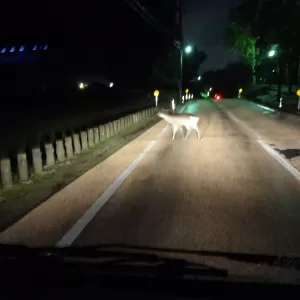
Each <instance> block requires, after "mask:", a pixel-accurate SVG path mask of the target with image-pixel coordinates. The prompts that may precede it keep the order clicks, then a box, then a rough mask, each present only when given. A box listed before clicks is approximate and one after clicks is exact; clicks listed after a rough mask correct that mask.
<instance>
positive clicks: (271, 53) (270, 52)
mask: <svg viewBox="0 0 300 300" xmlns="http://www.w3.org/2000/svg"><path fill="white" fill-rule="evenodd" d="M275 55H276V51H275V50H270V51H269V53H268V56H269V57H273V56H275Z"/></svg>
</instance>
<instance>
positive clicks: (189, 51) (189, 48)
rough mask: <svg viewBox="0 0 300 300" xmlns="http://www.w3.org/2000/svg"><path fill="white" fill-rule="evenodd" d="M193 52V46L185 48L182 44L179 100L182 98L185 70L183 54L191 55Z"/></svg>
mask: <svg viewBox="0 0 300 300" xmlns="http://www.w3.org/2000/svg"><path fill="white" fill-rule="evenodd" d="M192 51H193V48H192V46H190V45H187V46H185V47H183V43H182V42H181V46H180V75H179V76H180V78H179V99H181V98H182V69H183V52H185V53H187V54H189V53H191V52H192Z"/></svg>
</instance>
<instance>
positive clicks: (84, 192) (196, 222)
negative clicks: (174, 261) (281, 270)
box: [0, 100, 300, 255]
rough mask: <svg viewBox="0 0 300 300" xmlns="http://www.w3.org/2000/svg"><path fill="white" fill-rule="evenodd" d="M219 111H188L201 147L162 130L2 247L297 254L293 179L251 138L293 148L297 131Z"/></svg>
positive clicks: (238, 110) (197, 105)
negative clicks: (125, 246)
mask: <svg viewBox="0 0 300 300" xmlns="http://www.w3.org/2000/svg"><path fill="white" fill-rule="evenodd" d="M220 104H221V106H220V105H219V104H216V103H214V102H211V101H206V100H199V101H192V102H189V103H188V104H187V105H186V106H185V108H184V111H185V112H189V113H195V114H199V115H200V122H199V128H200V131H201V139H200V140H199V141H198V140H197V138H196V133H195V132H194V133H192V134H191V135H190V136H189V137H188V139H187V140H182V136H181V135H180V133H178V135H177V136H176V138H175V140H174V141H172V140H171V130H170V129H167V130H166V131H165V133H164V134H160V133H161V131H162V130H163V129H164V128H165V126H166V123H165V122H164V121H161V122H159V123H158V124H157V125H155V126H154V127H153V128H151V129H150V130H148V131H147V132H145V133H144V134H143V135H141V136H140V137H139V138H137V139H136V140H134V141H133V142H131V143H130V144H128V145H126V146H125V147H124V148H123V149H121V150H120V151H119V152H117V153H115V154H114V155H112V156H111V157H110V158H108V159H107V160H106V161H104V162H103V163H101V164H100V165H98V166H96V167H95V168H94V169H92V170H90V171H89V172H88V173H86V174H85V175H83V176H82V177H81V178H79V179H77V180H76V181H74V182H73V183H72V184H71V185H69V186H68V187H66V188H65V189H63V190H62V191H61V192H59V193H57V194H56V195H54V196H53V197H51V198H50V199H49V200H48V201H47V202H45V203H44V204H42V205H41V206H40V207H38V208H37V209H35V210H34V211H32V212H31V213H29V214H28V215H27V216H25V217H24V218H23V219H22V220H20V221H19V222H17V223H16V224H14V225H13V226H12V227H10V228H8V229H7V230H6V231H4V232H3V233H2V234H0V242H8V243H12V242H14V243H22V244H27V245H30V246H39V245H56V244H57V243H59V245H62V244H63V243H65V244H67V245H68V244H69V245H70V244H74V245H80V246H83V245H95V244H99V243H129V244H136V245H141V246H152V247H166V248H177V249H190V250H216V251H228V252H243V253H263V254H270V255H271V254H275V255H293V254H296V255H300V233H299V228H300V184H299V180H298V179H297V178H296V175H295V174H294V175H293V174H292V173H291V171H289V170H288V169H287V168H285V167H284V166H283V165H282V164H281V163H279V162H278V160H276V159H275V158H274V157H273V156H272V155H271V154H270V152H268V151H266V149H264V148H263V146H262V145H261V144H259V142H258V137H257V133H258V134H259V135H260V138H261V139H263V141H264V142H265V144H270V143H276V142H278V141H281V142H282V141H287V143H288V141H289V142H290V143H291V142H293V143H298V141H299V140H300V135H299V130H298V129H297V128H296V127H295V126H293V121H289V122H288V121H287V120H282V118H280V117H278V116H268V115H265V112H263V110H262V109H258V108H256V107H255V106H251V105H249V104H245V102H243V101H240V100H224V101H222V102H221V103H220ZM228 112H229V115H228ZM235 117H236V118H237V119H236V118H235ZM295 122H296V123H297V120H296V121H295ZM298 128H299V127H298ZM157 136H159V137H158V138H157ZM153 140H155V141H156V142H155V143H154V142H152V144H151V146H152V148H151V149H150V150H149V148H148V149H147V150H149V151H147V153H146V152H143V150H144V149H145V148H146V147H147V146H148V145H149V143H151V141H153ZM294 146H295V145H294ZM298 147H299V148H300V144H298ZM141 152H143V153H144V154H145V155H144V157H143V158H142V159H141V160H140V161H139V162H138V163H137V162H136V161H135V159H136V157H138V156H139V155H140V153H141ZM132 162H134V163H133V165H132ZM128 167H129V168H130V170H128ZM124 170H127V171H128V172H127V171H126V172H127V173H126V174H123V175H124V176H123V175H122V178H121V179H125V177H126V176H127V177H126V179H125V181H124V182H121V181H119V184H120V183H121V184H120V186H119V187H118V188H117V189H116V191H115V192H114V193H113V195H112V196H111V197H110V198H109V199H107V198H108V197H103V196H102V198H101V199H100V200H101V201H104V202H105V201H106V200H107V201H106V203H105V204H104V202H103V203H100V202H101V201H100V200H99V199H98V200H97V201H98V202H97V201H96V199H97V198H99V197H100V196H101V195H102V194H103V193H104V192H106V193H108V192H107V188H108V187H109V186H110V185H111V184H112V183H113V182H114V181H115V180H116V179H117V178H118V176H119V175H120V174H121V173H122V172H123V171H124ZM130 171H131V173H130ZM119 179H120V178H119ZM113 187H115V185H113ZM113 187H111V189H113ZM110 191H112V190H110ZM106 195H108V194H106ZM95 201H96V204H95ZM103 204H104V205H103ZM98 210H99V211H98ZM78 220H79V221H78ZM74 225H75V226H74Z"/></svg>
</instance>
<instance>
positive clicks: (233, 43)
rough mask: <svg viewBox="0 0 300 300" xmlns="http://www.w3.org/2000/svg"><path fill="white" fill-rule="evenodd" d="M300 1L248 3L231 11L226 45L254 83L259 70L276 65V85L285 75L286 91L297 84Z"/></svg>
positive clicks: (255, 0) (299, 59)
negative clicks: (248, 70) (247, 70)
mask: <svg viewBox="0 0 300 300" xmlns="http://www.w3.org/2000/svg"><path fill="white" fill-rule="evenodd" d="M299 20H300V1H297V0H247V1H245V2H243V3H242V4H241V5H240V6H238V7H236V8H234V9H232V10H231V12H230V14H229V27H228V30H227V37H226V41H227V43H228V45H229V46H230V47H231V48H232V49H234V50H235V51H237V52H238V53H240V54H241V56H242V57H243V58H244V60H245V62H246V63H247V65H248V66H249V67H250V68H251V71H252V84H256V83H257V72H258V69H259V68H261V67H263V66H264V65H267V64H270V61H272V62H273V64H275V66H276V67H275V70H276V74H277V78H278V81H280V80H282V77H283V74H286V75H285V76H286V77H285V78H286V83H287V84H288V85H289V91H290V92H291V91H292V85H293V84H298V83H299V75H300V74H299V68H300V43H299V40H300V26H299Z"/></svg>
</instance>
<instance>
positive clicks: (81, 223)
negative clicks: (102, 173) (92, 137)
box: [56, 127, 168, 247]
mask: <svg viewBox="0 0 300 300" xmlns="http://www.w3.org/2000/svg"><path fill="white" fill-rule="evenodd" d="M167 128H168V127H165V128H164V129H163V130H162V131H161V132H160V133H159V134H158V135H157V136H156V138H155V139H154V140H153V141H151V142H150V143H149V144H148V146H147V147H146V148H145V149H144V150H143V151H142V152H141V153H140V154H139V155H138V156H137V157H136V158H135V159H134V161H133V162H132V163H131V164H130V165H129V166H128V167H127V168H126V169H125V170H124V171H123V172H122V173H121V175H119V177H118V178H117V179H116V180H115V181H114V182H113V183H112V184H111V185H110V186H109V187H108V188H107V189H106V190H105V191H104V193H103V194H102V195H101V196H100V197H99V198H98V199H97V200H96V201H95V202H94V204H93V205H92V206H91V207H90V208H89V209H88V210H87V211H86V212H85V213H84V215H83V216H82V217H81V218H80V219H79V220H78V221H77V222H76V223H75V225H74V226H73V227H72V228H71V229H70V230H69V231H68V232H67V233H66V234H65V235H64V236H63V237H62V238H61V239H60V241H59V242H58V243H57V244H56V247H68V246H70V245H72V243H73V242H74V241H75V240H76V239H77V237H78V236H79V235H80V234H81V232H82V231H83V230H84V229H85V227H86V226H87V225H88V224H89V223H90V222H91V221H92V220H93V218H94V217H95V215H96V214H97V213H98V212H99V211H100V209H101V208H102V207H103V205H104V204H105V203H106V202H107V201H108V200H109V199H110V198H111V197H112V196H113V194H114V193H115V192H116V191H117V189H118V188H119V187H120V185H121V184H122V183H123V182H124V181H125V180H126V179H127V178H128V176H129V175H130V174H131V173H132V171H133V170H134V169H135V168H136V167H137V166H138V164H139V163H140V161H141V160H142V159H143V158H144V156H145V155H146V154H147V153H148V152H149V151H150V150H151V149H152V147H153V146H154V145H155V144H156V142H157V141H158V140H159V139H160V138H161V137H162V135H163V134H164V133H165V131H166V130H167Z"/></svg>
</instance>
